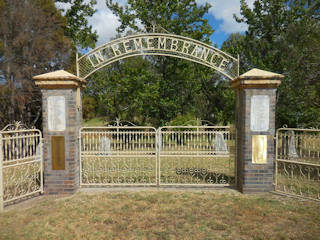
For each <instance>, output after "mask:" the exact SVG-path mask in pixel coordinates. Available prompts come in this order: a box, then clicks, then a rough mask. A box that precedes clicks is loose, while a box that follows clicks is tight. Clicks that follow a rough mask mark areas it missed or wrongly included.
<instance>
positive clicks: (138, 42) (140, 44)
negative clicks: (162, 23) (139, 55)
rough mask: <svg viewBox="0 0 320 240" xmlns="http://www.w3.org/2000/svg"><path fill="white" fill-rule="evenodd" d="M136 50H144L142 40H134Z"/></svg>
mask: <svg viewBox="0 0 320 240" xmlns="http://www.w3.org/2000/svg"><path fill="white" fill-rule="evenodd" d="M133 42H134V47H135V50H138V49H142V41H141V38H137V39H134V40H133Z"/></svg>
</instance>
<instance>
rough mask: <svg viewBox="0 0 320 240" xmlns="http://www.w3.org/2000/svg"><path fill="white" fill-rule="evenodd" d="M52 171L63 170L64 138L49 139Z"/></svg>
mask: <svg viewBox="0 0 320 240" xmlns="http://www.w3.org/2000/svg"><path fill="white" fill-rule="evenodd" d="M51 157H52V170H65V169H66V159H65V139H64V136H52V137H51Z"/></svg>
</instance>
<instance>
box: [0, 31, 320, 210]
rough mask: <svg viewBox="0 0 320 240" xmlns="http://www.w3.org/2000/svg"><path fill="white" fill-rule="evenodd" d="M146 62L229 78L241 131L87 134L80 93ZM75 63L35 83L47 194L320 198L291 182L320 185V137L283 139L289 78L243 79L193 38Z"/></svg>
mask: <svg viewBox="0 0 320 240" xmlns="http://www.w3.org/2000/svg"><path fill="white" fill-rule="evenodd" d="M145 55H160V56H169V57H176V58H180V59H185V60H189V61H192V62H196V63H198V64H202V65H204V66H207V67H209V68H212V69H214V70H216V71H217V72H219V73H221V74H223V75H224V76H225V77H226V78H227V79H229V80H230V85H231V87H232V88H233V89H234V91H235V93H236V119H235V126H234V127H230V126H207V125H203V126H164V127H160V128H159V129H155V128H153V127H150V126H131V125H130V124H129V125H128V124H127V125H121V124H119V123H118V124H117V125H116V126H107V127H82V126H81V125H82V104H81V90H82V89H83V88H85V85H86V81H87V80H89V81H94V79H90V76H91V75H92V74H93V73H94V72H96V71H99V70H100V69H101V68H103V67H105V66H107V65H109V64H111V63H113V62H116V61H119V60H121V59H125V58H129V57H134V56H145ZM76 63H77V74H76V75H73V74H71V73H68V72H66V71H63V70H60V71H56V72H51V73H45V74H42V75H38V76H35V77H34V80H35V83H36V85H38V86H39V87H40V88H41V92H42V110H43V112H42V116H43V178H44V185H43V191H44V193H45V194H70V193H75V192H76V191H77V190H78V188H79V187H102V186H109V185H112V186H115V185H118V186H128V185H134V186H137V185H141V186H150V185H153V186H180V185H182V186H183V185H185V186H190V185H191V186H212V185H213V186H216V185H220V186H234V187H236V188H237V189H238V190H239V191H241V192H243V193H255V192H270V191H274V190H278V191H279V192H284V193H288V192H290V191H291V190H292V189H293V190H294V191H291V192H292V194H296V195H299V194H298V193H297V191H298V189H299V191H300V192H301V191H304V193H305V192H308V193H310V194H309V196H310V197H311V198H313V199H320V196H319V189H318V188H316V190H314V187H313V186H312V187H307V188H306V189H304V190H303V189H302V188H301V187H298V185H294V187H292V186H293V185H292V184H291V182H290V184H291V185H290V184H289V185H288V183H287V182H288V181H291V180H290V176H291V177H292V176H293V175H295V176H298V175H299V176H298V178H299V177H300V178H299V179H300V180H301V178H303V177H306V180H307V181H313V182H316V184H319V181H320V166H319V165H318V163H315V162H308V160H305V161H304V162H303V163H302V162H299V160H298V159H299V158H301V156H302V155H303V156H308V158H305V159H309V158H310V157H313V158H315V159H319V153H320V149H319V148H320V147H319V145H320V144H319V145H316V146H315V147H313V148H310V146H309V145H308V141H309V140H306V139H312V138H314V139H318V140H319V139H320V134H318V133H319V132H317V131H313V132H309V137H302V134H300V137H297V138H295V137H294V134H296V131H297V129H293V130H292V132H289V133H290V134H288V131H289V130H288V129H287V128H284V129H280V130H279V131H278V132H277V135H276V138H275V133H276V129H275V108H276V89H277V87H278V86H279V85H280V84H281V79H282V78H283V76H282V75H280V74H276V73H271V72H267V71H263V70H259V69H252V70H250V71H248V72H246V73H244V74H242V75H240V76H239V58H234V57H232V56H230V55H229V54H227V53H224V52H222V51H221V50H219V49H217V48H214V47H212V46H210V45H207V44H205V43H202V42H199V41H196V40H194V39H190V38H187V37H183V36H178V35H173V34H167V33H155V32H153V33H141V34H136V35H130V36H126V37H124V38H119V39H116V40H113V41H111V42H109V43H106V44H104V45H102V46H100V47H98V48H96V49H94V50H92V51H90V52H89V53H87V54H85V55H83V56H81V57H78V56H77V59H76ZM284 132H285V133H284ZM37 136H38V135H37ZM0 137H1V139H0V143H2V141H5V140H2V139H4V133H3V132H1V134H0ZM275 139H276V140H277V141H276V144H275ZM319 142H320V141H319ZM0 146H2V145H0ZM303 146H304V147H303ZM0 148H1V149H3V147H0ZM299 151H300V152H299ZM32 154H33V156H35V155H36V151H35V150H33V152H32ZM299 154H300V155H299ZM0 155H1V156H3V154H2V153H1V152H0ZM299 156H300V157H299ZM1 162H2V161H1ZM41 164H42V163H41ZM297 166H298V167H297ZM1 167H2V165H0V168H1ZM299 169H300V172H299ZM290 171H291V172H290ZM293 171H295V172H293ZM40 173H41V174H42V170H41V171H40ZM0 174H2V171H0ZM290 174H291V175H290ZM275 177H276V178H275ZM2 178H3V176H1V175H0V179H2ZM280 178H281V179H280ZM37 179H40V181H41V184H40V185H39V188H37V189H36V191H38V189H40V191H41V192H42V177H41V178H37ZM288 179H289V180H288ZM300 180H299V181H298V182H299V184H300V183H301V181H300ZM286 181H287V182H286ZM2 186H3V184H0V193H1V192H3V188H2ZM286 186H289V187H286ZM290 189H291V190H290ZM301 189H302V190H301ZM310 189H311V190H312V191H311V190H310ZM288 190H290V191H288ZM314 193H315V194H314ZM312 194H313V195H312ZM300 195H304V194H300ZM2 205H3V201H2Z"/></svg>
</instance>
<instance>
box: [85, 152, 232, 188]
mask: <svg viewBox="0 0 320 240" xmlns="http://www.w3.org/2000/svg"><path fill="white" fill-rule="evenodd" d="M82 169H83V172H84V174H83V183H91V184H93V183H120V184H122V183H129V184H131V183H142V184H143V183H151V184H152V183H153V184H156V157H155V156H149V157H130V158H128V157H117V156H113V157H107V156H105V157H102V156H100V157H83V165H82ZM160 176H161V183H165V184H233V183H234V161H233V158H229V157H225V158H222V157H220V158H219V157H201V156H199V157H194V156H191V157H179V156H171V157H161V158H160Z"/></svg>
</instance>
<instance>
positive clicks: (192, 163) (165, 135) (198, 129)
mask: <svg viewBox="0 0 320 240" xmlns="http://www.w3.org/2000/svg"><path fill="white" fill-rule="evenodd" d="M234 150H235V139H234V135H233V134H232V132H231V131H230V127H228V126H221V127H220V126H214V127H211V126H169V127H161V128H159V181H160V185H204V186H207V185H222V186H225V185H230V184H233V183H234V181H235V159H234V152H235V151H234Z"/></svg>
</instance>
